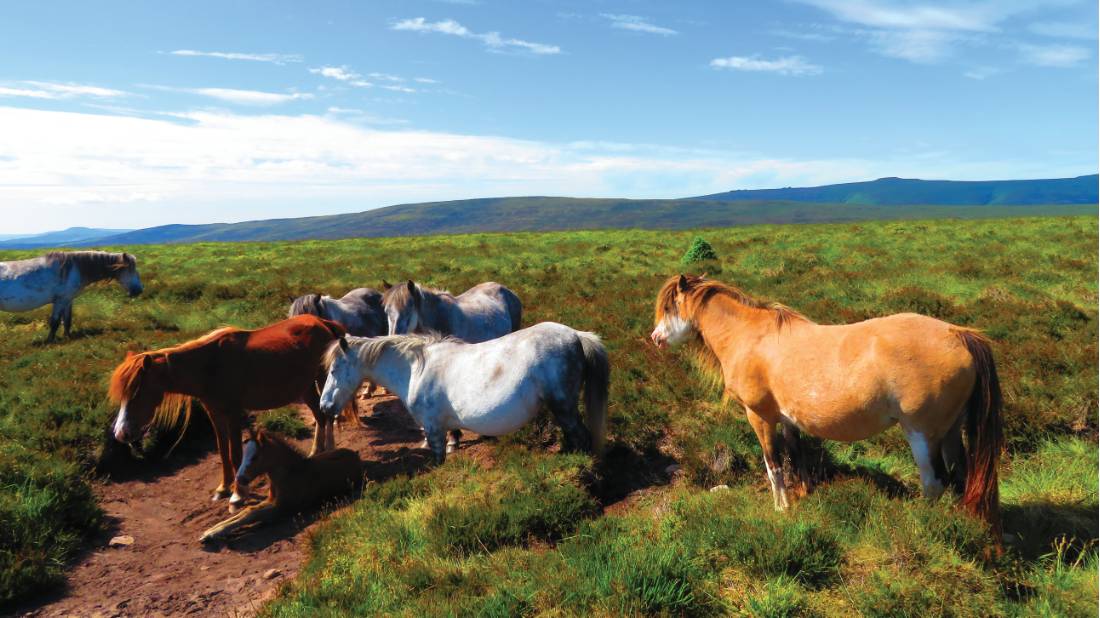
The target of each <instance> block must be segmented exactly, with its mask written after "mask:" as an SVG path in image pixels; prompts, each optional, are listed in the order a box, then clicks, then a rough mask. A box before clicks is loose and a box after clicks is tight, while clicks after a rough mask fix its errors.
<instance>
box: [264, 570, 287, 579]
mask: <svg viewBox="0 0 1100 618" xmlns="http://www.w3.org/2000/svg"><path fill="white" fill-rule="evenodd" d="M282 574H283V572H282V571H280V570H279V569H268V570H266V571H264V579H275V578H276V577H278V576H280V575H282Z"/></svg>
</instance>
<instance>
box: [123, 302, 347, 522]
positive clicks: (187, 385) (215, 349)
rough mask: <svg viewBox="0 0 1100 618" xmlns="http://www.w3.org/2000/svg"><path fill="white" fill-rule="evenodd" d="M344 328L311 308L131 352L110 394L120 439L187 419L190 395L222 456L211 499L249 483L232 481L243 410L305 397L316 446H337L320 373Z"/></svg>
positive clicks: (236, 493) (317, 448) (318, 448)
mask: <svg viewBox="0 0 1100 618" xmlns="http://www.w3.org/2000/svg"><path fill="white" fill-rule="evenodd" d="M343 335H344V328H343V327H342V326H340V325H339V324H337V323H336V322H330V321H328V320H322V319H320V318H317V317H314V316H312V315H302V316H298V317H295V318H290V319H289V320H283V321H282V322H277V323H275V324H272V325H270V326H265V327H264V328H260V329H257V330H241V329H238V328H222V329H218V330H215V331H213V332H211V333H209V334H207V335H204V336H202V337H199V338H198V339H195V340H193V341H188V342H187V343H184V344H181V345H178V346H175V347H172V348H164V349H161V350H154V351H151V352H143V353H141V354H132V353H131V354H128V355H127V356H126V360H124V361H122V363H120V364H119V366H118V367H117V368H116V369H115V372H114V374H113V375H112V376H111V387H110V397H111V399H112V400H113V401H114V402H116V403H118V404H119V410H118V416H117V417H116V419H115V423H114V435H115V439H117V440H118V441H119V442H132V441H134V440H136V439H138V438H139V437H141V434H142V433H143V432H144V430H145V429H146V428H148V426H149V425H150V423H151V422H152V421H153V420H154V419H155V420H158V421H161V422H163V423H165V424H175V423H176V422H177V421H178V420H179V419H180V417H181V416H182V417H183V419H184V425H185V426H186V423H187V420H188V418H189V415H190V413H191V407H190V405H189V403H190V401H189V400H190V399H191V398H195V399H198V400H199V402H201V403H202V406H203V408H204V409H206V413H207V415H208V416H209V417H210V424H211V425H212V426H213V427H214V436H215V439H216V440H217V443H218V454H219V455H220V456H221V463H222V481H221V484H220V485H218V487H217V489H215V490H214V499H215V500H218V499H220V498H224V497H226V496H228V495H229V493H230V488H231V487H233V488H234V491H233V497H232V499H231V503H234V504H235V503H237V502H240V501H241V494H242V492H244V491H246V490H247V488H246V487H243V486H240V485H237V486H236V487H234V483H233V472H234V471H235V470H236V469H237V466H239V465H240V463H241V426H242V423H243V422H244V421H245V411H246V410H271V409H273V408H278V407H281V406H285V405H289V404H292V403H297V402H302V403H305V404H306V406H308V407H309V409H310V411H311V412H313V418H314V420H315V421H316V423H317V425H316V428H315V429H314V434H313V450H312V451H311V453H319V452H321V451H323V450H325V449H331V448H333V446H334V442H335V440H334V437H333V435H332V421H333V419H332V417H331V416H325V415H322V414H321V408H320V404H319V401H318V393H317V381H318V378H319V377H320V373H319V372H320V369H321V357H322V356H323V355H324V353H325V350H327V349H328V347H329V345H330V344H332V343H333V342H334V341H335V340H336V339H338V338H340V337H342V336H343Z"/></svg>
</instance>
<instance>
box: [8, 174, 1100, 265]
mask: <svg viewBox="0 0 1100 618" xmlns="http://www.w3.org/2000/svg"><path fill="white" fill-rule="evenodd" d="M1097 180H1098V178H1097V176H1096V175H1092V176H1082V177H1079V178H1066V179H1059V180H1008V181H990V182H955V181H930V180H903V179H900V178H884V179H880V180H875V181H871V182H863V183H849V184H843V185H829V186H825V187H811V188H794V189H766V190H757V191H731V192H728V193H719V194H716V195H714V196H701V197H695V198H684V199H674V200H627V199H599V198H569V197H494V198H480V199H471V200H455V201H447V202H427V203H421V204H401V205H397V206H387V207H385V208H377V209H374V210H368V211H365V212H357V213H348V214H341V215H326V216H317V217H301V218H293V219H268V220H262V221H245V222H241V223H211V224H205V225H162V226H158V227H151V228H146V229H141V230H133V231H127V232H122V233H115V234H106V235H101V236H96V237H94V238H92V237H88V238H77V239H75V240H65V239H64V238H63V237H62V236H60V235H61V234H67V233H71V234H70V237H75V236H79V234H80V232H72V230H66V231H65V232H58V233H54V235H43V236H40V237H38V238H36V239H35V240H34V241H33V242H31V243H28V242H27V241H28V239H25V238H24V239H17V240H12V241H7V242H0V248H38V247H45V246H70V247H82V246H83V247H86V246H103V245H114V246H125V245H139V244H160V243H192V242H232V241H272V240H305V239H333V238H353V237H382V236H421V235H431V234H462V233H470V232H514V231H550V230H575V229H599V228H649V229H683V228H698V227H729V226H736V225H751V224H758V223H827V222H835V221H866V220H884V219H916V218H950V217H958V218H987V217H1011V216H1030V215H1059V214H1085V213H1096V208H1097V201H1098V198H1097ZM913 200H915V201H913ZM967 200H973V201H972V202H971V201H967ZM1014 200H1018V201H1019V203H1014ZM1036 200H1038V201H1036ZM74 229H76V228H74ZM95 231H105V230H95ZM43 237H50V238H51V239H50V240H46V241H43V240H42V238H43Z"/></svg>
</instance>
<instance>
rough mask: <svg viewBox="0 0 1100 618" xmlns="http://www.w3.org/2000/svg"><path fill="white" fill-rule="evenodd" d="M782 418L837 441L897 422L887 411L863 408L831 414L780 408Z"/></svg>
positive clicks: (866, 434)
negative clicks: (857, 410) (811, 413)
mask: <svg viewBox="0 0 1100 618" xmlns="http://www.w3.org/2000/svg"><path fill="white" fill-rule="evenodd" d="M779 414H780V415H781V416H782V417H783V420H784V421H786V422H789V423H791V424H793V425H794V426H795V427H797V428H798V429H799V430H801V431H804V432H806V433H808V434H810V435H812V436H815V437H818V438H823V439H825V440H835V441H837V442H857V441H859V440H866V439H867V438H870V437H871V436H875V435H878V434H880V433H882V432H883V431H886V430H887V429H889V428H890V427H892V426H893V425H894V424H895V423H897V419H896V418H894V417H892V416H890V415H889V414H888V413H883V412H880V411H876V410H864V411H860V412H855V413H847V414H833V415H821V414H818V415H799V414H798V413H797V412H795V411H787V410H780V411H779Z"/></svg>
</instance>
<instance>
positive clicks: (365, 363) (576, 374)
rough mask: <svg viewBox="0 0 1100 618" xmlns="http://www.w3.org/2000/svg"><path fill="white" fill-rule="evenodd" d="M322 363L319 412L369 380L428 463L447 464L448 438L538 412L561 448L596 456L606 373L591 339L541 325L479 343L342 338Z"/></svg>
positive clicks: (500, 431) (507, 425)
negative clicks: (548, 417)
mask: <svg viewBox="0 0 1100 618" xmlns="http://www.w3.org/2000/svg"><path fill="white" fill-rule="evenodd" d="M325 364H326V365H327V367H328V378H327V379H326V380H325V388H324V390H323V391H322V392H321V411H322V413H327V414H338V413H339V412H340V410H342V409H343V407H344V406H345V405H347V402H348V401H349V400H350V399H351V398H352V397H354V395H355V392H356V391H357V390H358V389H359V385H360V384H361V383H362V382H363V380H365V379H366V380H371V381H374V382H377V383H378V384H381V385H382V386H385V387H386V388H387V389H388V390H389V391H391V392H393V393H394V394H396V395H397V396H398V397H400V398H401V401H402V402H404V403H405V407H406V408H408V410H409V413H410V414H412V416H413V418H415V419H416V420H417V422H419V423H420V425H421V426H422V427H424V431H425V433H426V434H427V436H428V445H429V447H430V448H431V450H432V454H433V455H434V457H435V460H436V462H437V463H443V460H444V459H445V458H446V453H447V432H448V431H454V430H458V429H468V430H470V431H474V432H476V433H479V434H481V435H485V436H501V435H505V434H509V433H512V432H513V431H516V430H517V429H519V428H520V427H523V426H524V425H526V424H527V423H528V422H530V421H531V419H533V418H534V417H535V415H536V414H538V412H539V410H540V409H541V408H542V407H543V406H545V407H546V408H548V409H549V410H550V412H551V413H552V414H553V416H554V420H555V421H556V422H557V424H558V425H559V426H560V427H561V428H562V433H563V437H564V440H563V447H564V450H566V451H573V450H578V449H579V450H586V451H593V452H596V453H598V452H600V451H601V450H602V449H603V443H604V434H605V431H606V425H607V391H608V381H609V378H610V373H611V369H610V365H609V363H608V360H607V350H606V349H605V348H604V346H603V344H602V343H600V338H599V337H597V336H596V335H594V334H592V333H586V332H582V331H577V330H573V329H572V328H569V327H568V326H564V325H562V324H556V323H554V322H542V323H540V324H536V325H534V326H532V327H530V328H525V329H523V330H519V331H516V332H514V333H510V334H508V335H505V336H503V337H500V338H498V339H493V340H490V341H485V342H482V343H466V342H464V341H460V340H458V339H455V338H453V337H443V336H441V335H438V334H433V335H390V336H386V337H374V338H369V339H368V338H360V337H348V338H340V339H338V340H337V341H336V342H334V343H333V344H332V347H330V348H329V351H328V352H327V353H326V355H325ZM582 387H583V389H584V408H585V415H586V416H587V419H588V426H587V427H586V426H585V424H584V423H583V422H582V421H581V417H580V412H579V408H578V403H579V401H580V393H581V389H582Z"/></svg>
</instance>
